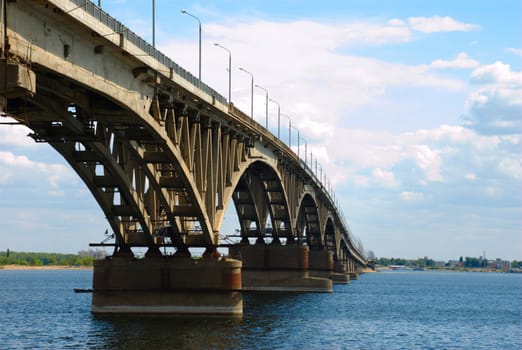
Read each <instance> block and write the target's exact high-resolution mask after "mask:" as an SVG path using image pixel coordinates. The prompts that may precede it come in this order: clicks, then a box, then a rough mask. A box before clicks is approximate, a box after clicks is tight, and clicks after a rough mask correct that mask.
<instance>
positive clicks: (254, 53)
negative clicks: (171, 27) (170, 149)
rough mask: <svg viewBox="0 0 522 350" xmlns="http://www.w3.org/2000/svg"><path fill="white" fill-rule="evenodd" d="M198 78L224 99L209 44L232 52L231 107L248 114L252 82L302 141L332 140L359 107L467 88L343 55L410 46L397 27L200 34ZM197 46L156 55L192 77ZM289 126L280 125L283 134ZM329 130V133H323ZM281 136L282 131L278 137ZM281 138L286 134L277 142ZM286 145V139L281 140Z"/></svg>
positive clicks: (234, 29)
mask: <svg viewBox="0 0 522 350" xmlns="http://www.w3.org/2000/svg"><path fill="white" fill-rule="evenodd" d="M203 31H204V32H205V35H204V36H203V40H204V41H203V50H204V51H203V55H202V59H203V62H202V67H203V72H202V76H203V79H204V80H205V82H207V84H209V85H210V86H212V87H214V88H215V89H216V90H217V91H219V92H221V93H222V94H224V95H226V92H227V91H228V80H227V79H226V77H227V71H226V69H227V67H228V61H227V57H228V56H227V55H226V52H223V50H222V49H220V48H217V47H215V46H214V45H213V44H214V43H215V42H218V43H220V44H221V45H223V46H224V47H227V48H228V49H229V50H231V52H232V100H233V101H234V104H235V105H236V106H237V107H239V108H240V109H241V110H243V111H250V76H249V75H247V74H245V73H244V72H241V71H239V70H238V67H244V68H245V69H247V70H249V71H250V72H252V73H253V75H254V83H255V84H259V85H261V86H263V87H264V88H266V89H268V91H269V97H270V98H273V99H275V100H276V101H278V102H279V103H280V105H281V112H282V113H286V114H289V115H291V116H292V117H293V120H292V124H293V125H294V126H296V127H297V128H299V129H300V130H301V132H302V133H303V135H309V136H313V137H317V138H325V137H330V136H331V135H332V130H331V125H334V124H335V123H337V122H338V120H339V119H340V118H341V116H343V115H346V114H347V113H352V112H354V111H356V110H358V109H360V108H363V107H365V106H371V105H376V102H378V101H379V100H382V97H383V96H385V95H386V94H388V93H389V91H390V90H391V89H394V88H397V87H407V88H412V87H413V88H417V87H420V88H423V89H433V88H435V89H440V90H441V91H448V90H451V91H456V90H463V89H464V88H465V87H466V86H465V81H463V80H461V79H457V78H454V77H451V76H448V75H446V76H443V75H440V74H438V73H437V72H434V71H430V69H429V68H428V67H426V66H411V65H406V64H401V63H395V62H386V61H384V60H379V59H374V58H371V57H358V56H355V55H353V54H350V52H351V51H348V50H347V49H346V48H347V47H350V46H354V45H368V44H371V45H381V44H389V43H401V42H405V41H409V40H411V33H410V31H409V29H408V28H407V27H404V24H402V23H401V22H400V20H392V21H390V22H388V23H384V24H381V23H373V22H366V23H365V22H340V23H320V22H312V21H294V22H288V23H285V22H276V21H264V20H251V21H249V22H244V21H234V20H230V21H229V22H227V23H226V24H206V25H204V27H203ZM196 45H197V43H194V42H193V41H186V42H185V41H179V40H176V41H174V40H172V41H170V42H168V43H164V44H162V45H161V50H162V51H163V52H165V53H166V54H167V55H168V56H170V57H172V58H173V59H174V60H175V61H176V62H177V63H178V64H180V65H181V66H183V67H187V69H188V70H190V71H192V72H197V60H194V53H195V52H197V46H196ZM276 111H277V107H276V105H275V104H274V103H271V102H270V103H269V114H270V124H271V126H272V128H271V131H273V132H274V131H276V130H277V129H276V128H277V125H276V120H275V118H274V115H275V114H276ZM264 115H265V100H264V93H263V92H262V91H260V90H258V89H255V90H254V118H255V119H256V120H257V121H259V122H260V123H261V124H263V125H264ZM285 125H287V120H286V119H285V118H282V120H281V126H282V128H283V127H284V126H285ZM325 126H327V127H325ZM281 132H282V131H281ZM282 136H285V134H282ZM285 137H286V136H285Z"/></svg>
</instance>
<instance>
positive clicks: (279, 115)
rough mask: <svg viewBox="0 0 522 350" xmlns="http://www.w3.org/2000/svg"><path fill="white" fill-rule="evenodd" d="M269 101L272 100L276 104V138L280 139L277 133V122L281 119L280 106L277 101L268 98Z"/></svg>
mask: <svg viewBox="0 0 522 350" xmlns="http://www.w3.org/2000/svg"><path fill="white" fill-rule="evenodd" d="M268 100H269V101H272V102H274V103H275V104H276V105H277V138H278V139H280V137H279V136H280V135H279V124H280V120H281V106H280V105H279V102H277V101H274V100H272V99H271V98H270V99H268Z"/></svg>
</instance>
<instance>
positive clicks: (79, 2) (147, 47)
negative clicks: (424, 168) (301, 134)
mask: <svg viewBox="0 0 522 350" xmlns="http://www.w3.org/2000/svg"><path fill="white" fill-rule="evenodd" d="M70 1H71V2H72V3H74V4H75V5H76V6H77V8H78V9H83V10H84V11H85V12H86V13H88V14H89V15H91V16H92V17H93V18H95V19H97V20H98V21H100V22H101V23H103V24H104V25H106V26H107V27H108V28H109V29H110V30H112V31H113V32H114V33H118V34H120V35H123V37H124V38H125V39H126V40H128V41H129V42H131V43H132V44H133V45H135V46H136V47H137V48H139V49H140V50H142V51H143V52H144V53H145V54H147V55H149V56H151V57H153V58H154V59H156V60H157V61H158V62H159V63H161V64H163V65H164V66H166V67H169V68H171V69H172V70H173V72H175V73H176V74H177V75H178V76H180V77H182V78H183V79H184V80H186V81H187V82H189V83H190V84H192V85H193V86H195V87H197V88H198V89H200V90H201V91H203V92H205V93H206V94H208V95H209V96H212V97H213V98H215V99H216V100H217V101H219V102H221V103H222V104H224V105H228V106H229V109H232V111H234V110H236V114H238V115H239V114H241V115H243V113H242V112H241V111H239V110H237V108H235V107H234V106H233V105H232V104H229V103H228V101H227V99H226V98H225V97H224V96H222V95H221V94H219V93H218V92H217V91H216V90H214V89H212V88H211V87H210V86H208V85H207V84H205V83H203V82H202V81H201V80H199V79H198V78H197V77H195V76H194V75H192V74H191V73H190V72H188V71H187V70H185V69H184V68H183V67H181V66H180V65H178V64H177V63H176V62H174V61H172V60H171V59H170V58H169V57H167V56H166V55H165V54H163V53H162V52H161V51H159V50H158V49H156V48H155V47H154V46H152V45H151V44H149V43H148V42H147V41H145V40H144V39H143V38H141V37H140V36H138V35H137V34H136V33H134V32H133V31H132V30H130V29H129V28H128V27H126V26H125V25H123V24H122V23H121V22H120V21H118V20H116V19H115V18H114V17H112V16H111V15H109V14H108V13H107V12H105V11H103V10H102V9H101V8H100V7H98V6H97V5H96V4H94V3H93V2H92V1H89V0H70ZM239 112H241V113H239ZM246 119H249V118H246ZM253 122H254V121H253ZM254 124H258V123H254ZM259 126H260V127H261V128H262V129H264V128H263V126H262V125H259ZM266 132H268V133H270V131H268V130H266ZM270 134H271V133H270ZM272 136H273V135H272ZM275 139H277V137H275ZM279 141H281V140H279ZM281 142H282V141H281ZM283 144H284V143H283ZM290 151H292V150H291V149H290ZM292 152H293V151H292ZM293 153H294V154H295V152H293ZM297 160H298V161H299V163H300V165H301V167H302V169H303V170H304V171H305V173H307V174H308V175H309V176H310V177H311V178H312V179H313V180H314V181H315V183H317V184H319V185H320V186H321V189H322V191H323V192H324V193H325V194H326V196H327V197H328V199H329V200H330V202H331V203H332V204H333V208H334V210H335V212H336V216H337V217H338V218H339V220H340V221H341V223H342V225H343V226H344V227H345V228H346V232H345V234H346V236H347V237H345V239H346V240H348V241H349V242H351V243H352V245H353V246H354V248H355V249H356V250H357V252H358V253H359V255H360V256H361V257H362V258H364V259H366V254H365V251H364V247H363V245H362V243H361V241H360V240H359V239H358V238H357V237H354V236H353V234H352V233H351V229H350V227H349V226H348V224H347V222H346V220H345V218H344V215H343V212H342V210H340V208H339V205H338V204H337V202H336V201H335V199H334V196H333V195H332V193H331V190H330V189H329V188H327V187H326V186H325V185H324V184H323V183H322V181H321V179H319V178H318V177H317V176H316V174H315V173H314V171H313V170H312V169H311V168H310V167H309V166H308V164H306V162H304V161H302V160H301V159H300V157H299V155H297Z"/></svg>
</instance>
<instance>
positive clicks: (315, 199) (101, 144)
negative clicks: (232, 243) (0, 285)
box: [0, 0, 366, 313]
mask: <svg viewBox="0 0 522 350" xmlns="http://www.w3.org/2000/svg"><path fill="white" fill-rule="evenodd" d="M83 7H85V9H84V8H83ZM83 7H82V6H77V5H75V2H74V1H69V0H47V1H38V2H24V1H16V2H6V9H7V14H8V15H7V19H8V20H7V25H6V26H5V30H6V32H5V39H2V47H1V54H2V57H3V58H2V59H1V60H0V95H1V96H2V101H1V102H2V106H3V111H4V113H5V114H6V115H8V116H10V117H12V118H14V119H15V120H17V121H18V122H19V123H21V124H23V125H26V126H27V127H29V128H30V129H32V133H31V134H30V136H31V137H32V138H33V139H34V140H35V141H36V142H42V143H48V144H49V145H50V146H52V147H53V148H54V149H55V150H56V151H58V152H59V153H60V154H61V155H62V156H63V157H64V159H65V160H66V161H67V162H68V163H69V165H70V166H71V167H72V168H73V169H74V171H75V172H76V173H77V174H78V175H79V176H80V178H81V179H82V180H83V182H84V183H85V184H86V186H87V188H88V189H89V190H90V192H91V193H92V195H93V196H94V198H95V199H96V201H97V203H98V204H99V206H100V207H101V209H102V210H103V212H104V215H105V217H106V218H107V220H108V222H109V224H110V226H111V229H112V232H113V233H114V238H115V242H114V245H115V254H114V257H113V260H110V262H104V263H99V264H97V265H96V266H95V285H97V286H98V287H97V288H98V289H99V290H100V291H104V293H105V292H107V293H108V292H110V291H119V292H118V293H120V292H121V290H123V289H136V288H138V287H137V286H135V285H132V283H131V284H129V283H130V282H128V281H127V282H122V283H121V284H120V285H113V284H112V282H110V280H118V278H116V277H115V275H114V274H115V272H114V271H120V273H121V274H122V276H127V277H130V276H132V275H134V274H136V275H137V276H140V277H139V278H138V280H139V281H141V282H140V283H142V285H143V286H145V288H148V289H154V288H159V289H162V290H165V291H168V292H172V291H176V292H179V291H180V290H181V289H183V290H184V291H186V290H192V289H205V288H206V287H205V284H204V283H206V282H205V281H207V280H213V279H214V278H215V276H223V273H224V272H223V271H225V270H226V269H228V267H226V268H224V267H223V266H224V265H226V266H229V265H230V266H232V267H231V268H232V270H234V269H237V268H238V267H237V266H236V265H234V263H233V262H231V261H230V260H229V259H228V260H227V259H220V258H219V255H218V254H217V250H216V249H217V247H218V246H219V245H220V243H221V242H220V238H221V237H220V234H221V232H220V231H221V226H222V224H223V221H224V215H225V211H226V208H227V207H228V206H229V205H231V203H233V205H234V206H235V209H236V212H237V217H238V219H239V226H240V234H239V235H240V237H239V241H240V242H241V243H240V244H239V245H238V246H236V247H234V248H233V249H235V250H234V251H235V253H233V254H232V255H234V256H236V257H237V258H241V259H242V260H243V264H244V266H243V268H244V269H247V270H248V269H250V270H255V269H257V268H259V266H261V268H263V269H265V270H267V271H268V270H274V271H275V270H280V271H282V270H286V271H290V270H292V271H294V272H295V271H297V273H298V274H301V275H302V273H303V272H306V270H307V269H310V270H317V271H319V270H321V271H323V270H324V271H327V272H328V274H327V277H329V278H331V273H333V271H334V270H336V271H338V272H340V273H347V272H350V271H356V270H357V267H358V266H364V265H365V264H366V261H365V258H364V252H363V251H362V249H361V248H360V247H359V246H358V245H357V244H356V242H354V241H353V239H352V237H351V235H350V233H349V232H348V229H347V227H346V225H345V224H344V221H343V219H342V217H341V216H340V213H339V211H338V209H337V207H336V205H335V202H334V201H333V200H332V197H331V196H330V194H329V193H328V191H327V190H326V188H325V187H324V186H323V185H322V184H321V181H320V179H318V178H317V176H316V174H314V172H313V171H312V170H311V169H309V168H308V166H307V165H306V164H303V162H302V161H301V160H300V159H299V157H298V156H296V154H295V153H293V152H292V150H291V149H290V148H289V147H287V146H286V145H285V144H284V143H283V142H281V140H278V139H277V138H276V137H275V136H274V135H272V134H271V133H270V132H269V131H268V130H266V129H264V128H263V127H262V126H261V125H259V124H258V123H256V122H255V121H253V120H252V119H251V118H248V116H246V115H244V114H243V113H242V112H241V111H239V110H238V109H237V108H235V107H234V106H233V104H231V103H229V102H230V101H228V103H227V101H226V100H225V99H224V98H222V97H221V96H220V95H219V94H217V93H216V92H215V91H214V90H212V89H211V88H209V87H208V86H206V85H204V84H203V83H202V82H200V81H198V80H197V79H195V78H194V77H192V76H191V75H190V74H189V73H188V72H186V71H184V70H183V69H182V68H181V67H179V66H177V65H176V64H175V63H174V62H171V61H170V60H168V59H166V58H165V57H164V56H163V55H162V54H161V53H159V52H157V51H156V50H155V49H154V48H152V47H151V46H150V45H148V44H147V43H145V42H144V41H143V40H142V39H140V38H137V36H136V35H135V34H133V33H132V32H130V31H129V30H128V29H127V28H125V27H124V26H123V25H121V23H119V22H117V21H115V20H114V19H112V18H109V17H110V16H109V17H107V16H108V14H105V13H103V12H102V11H101V10H100V9H98V8H97V7H96V6H95V5H94V4H92V3H91V2H89V1H87V2H85V3H84V4H83ZM104 16H105V17H104ZM111 26H112V27H111ZM131 34H132V35H131ZM266 238H268V240H267V241H265V239H266ZM249 239H255V240H256V242H257V244H256V245H253V246H252V245H249ZM267 242H270V243H271V246H270V248H268V247H267V246H265V243H267ZM281 242H284V243H286V245H281ZM166 246H169V247H174V248H176V253H175V254H174V256H173V257H172V256H163V254H162V253H161V250H160V248H161V247H166ZM133 247H147V248H148V251H147V254H146V259H145V261H147V262H143V264H142V265H139V263H132V264H130V265H129V266H132V267H128V270H125V269H124V268H122V267H121V266H123V265H125V264H123V265H122V264H121V263H120V261H126V263H129V262H133V261H134V260H133V253H132V250H131V248H133ZM189 247H203V248H206V250H205V253H204V259H210V260H212V261H213V263H212V264H214V265H212V264H211V263H208V264H206V265H205V264H196V265H194V266H195V267H194V266H189V267H187V266H188V265H187V263H186V261H185V260H184V259H187V258H188V257H190V253H189V250H188V248H189ZM305 251H306V253H305ZM310 254H312V255H313V256H314V257H313V258H312V255H310ZM305 256H306V258H305ZM309 256H310V257H311V258H310V259H309ZM285 257H287V258H289V259H290V260H292V259H293V260H292V261H293V262H292V263H291V264H290V265H288V261H285ZM316 257H317V258H316ZM294 258H295V259H294ZM118 259H123V260H118ZM129 259H130V260H129ZM147 259H150V260H147ZM155 259H160V260H161V259H163V260H161V261H163V262H161V263H160V262H158V261H160V260H155ZM332 259H333V263H331V260H332ZM205 261H206V260H205ZM310 262H311V263H310ZM162 264H163V265H162ZM219 264H221V265H219ZM227 264H229V265H227ZM316 264H317V266H314V265H316ZM258 265H259V266H258ZM319 265H320V266H319ZM144 266H145V267H146V268H150V271H151V276H155V277H150V278H149V277H148V276H147V274H146V273H144V272H143V269H144ZM230 266H229V267H230ZM183 269H185V270H183ZM224 269H225V270H224ZM111 271H112V272H111ZM169 271H170V272H169ZM187 271H188V272H187ZM201 271H204V272H201ZM227 271H228V270H227ZM234 271H235V270H234ZM191 272H193V273H194V275H195V276H199V277H197V278H196V279H197V280H198V281H201V282H198V283H200V284H198V283H196V282H194V281H189V282H186V280H185V282H180V281H181V280H182V279H176V278H175V277H173V276H175V275H177V274H179V275H180V276H183V275H187V276H188V275H190V274H191ZM289 273H290V272H289ZM292 273H293V272H292ZM306 273H307V272H306ZM225 275H227V274H226V273H225ZM232 275H234V276H236V275H235V272H234V274H232ZM232 275H230V276H232ZM301 275H300V276H301ZM107 276H111V277H107ZM227 276H229V275H227ZM230 276H229V277H226V278H225V280H219V281H220V282H219V281H218V282H215V283H214V284H212V283H210V284H209V285H210V286H214V287H209V288H217V289H219V290H220V291H226V293H229V292H234V291H237V290H239V289H241V287H238V285H237V278H236V277H234V278H231V277H230ZM274 276H275V275H273V276H271V277H269V278H268V280H269V283H276V282H274V281H276V280H278V279H279V277H278V276H275V277H274ZM257 277H259V276H257ZM257 277H256V278H257ZM301 277H302V279H305V278H306V279H308V282H306V283H311V285H313V284H314V283H316V282H317V281H315V282H314V281H312V279H310V277H309V276H304V275H302V276H301ZM301 277H299V278H301ZM127 279H128V278H127ZM127 279H125V278H123V279H122V280H121V281H123V280H127ZM254 279H255V278H254ZM189 280H190V279H189ZM262 280H263V279H262ZM266 280H267V279H266V278H265V279H264V281H266ZM270 281H271V282H270ZM310 281H312V282H310ZM180 283H181V284H180ZM183 283H185V284H183ZM187 283H188V284H187ZM220 283H221V284H220ZM256 283H257V282H256ZM262 283H264V282H262ZM318 283H319V285H321V283H323V282H318ZM320 288H323V289H324V288H326V289H328V286H326V287H325V286H324V285H321V286H320ZM107 293H105V294H103V295H104V297H102V296H101V295H102V294H98V295H97V296H96V298H95V299H96V300H105V301H107V303H108V304H110V303H112V301H111V300H113V299H111V298H112V296H111V294H110V293H109V294H107ZM120 296H121V293H120ZM129 298H131V299H132V296H129ZM158 298H159V299H162V298H163V299H165V298H166V299H165V300H171V302H172V303H174V304H176V302H175V300H177V299H175V298H174V299H169V298H170V297H168V296H165V295H163V294H161V295H154V296H153V297H152V299H158ZM173 300H174V301H173ZM234 300H236V299H234ZM102 304H103V302H102ZM108 304H107V305H108ZM167 304H168V302H167ZM111 305H112V304H111ZM144 308H147V307H145V306H144ZM102 309H103V307H101V308H100V310H102ZM117 309H118V306H117V305H116V306H115V308H114V310H117ZM138 309H139V308H138ZM232 309H233V310H236V309H234V307H232ZM107 310H108V309H107ZM236 311H237V310H236ZM236 311H233V312H232V313H234V312H236ZM111 312H112V311H111Z"/></svg>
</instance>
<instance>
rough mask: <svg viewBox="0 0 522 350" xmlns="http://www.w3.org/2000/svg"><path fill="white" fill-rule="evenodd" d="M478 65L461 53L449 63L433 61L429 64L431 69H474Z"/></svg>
mask: <svg viewBox="0 0 522 350" xmlns="http://www.w3.org/2000/svg"><path fill="white" fill-rule="evenodd" d="M479 65H480V63H479V62H478V61H476V60H474V59H471V58H470V57H469V56H468V54H467V53H465V52H461V53H459V54H458V55H457V57H455V58H454V59H453V60H451V61H446V60H440V59H439V60H435V61H433V62H432V63H431V65H430V67H431V68H475V67H478V66H479Z"/></svg>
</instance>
